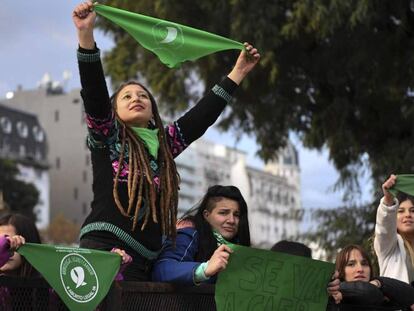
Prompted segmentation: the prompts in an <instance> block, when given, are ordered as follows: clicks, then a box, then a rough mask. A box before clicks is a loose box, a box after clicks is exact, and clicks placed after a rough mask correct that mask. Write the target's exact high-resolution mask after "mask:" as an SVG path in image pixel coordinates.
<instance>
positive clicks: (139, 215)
mask: <svg viewBox="0 0 414 311" xmlns="http://www.w3.org/2000/svg"><path fill="white" fill-rule="evenodd" d="M95 19H96V14H95V12H93V4H92V2H85V3H82V4H80V5H78V6H77V7H76V8H75V10H74V11H73V21H74V24H75V27H76V28H77V32H78V39H79V49H78V63H79V72H80V78H81V84H82V91H81V95H82V98H83V100H84V105H85V112H86V119H87V125H88V131H89V135H88V146H89V149H90V150H91V153H92V166H93V193H94V199H93V202H92V206H91V207H92V210H91V212H90V214H89V215H88V217H87V218H86V220H85V223H84V224H83V226H82V230H81V241H80V245H81V247H86V248H97V249H103V250H105V249H106V250H110V249H112V248H113V247H118V248H121V249H124V250H126V251H127V253H128V254H130V255H131V256H132V257H133V263H132V264H131V265H129V267H128V268H127V270H126V271H125V277H126V279H127V280H128V279H134V280H148V279H149V275H150V271H149V270H150V265H151V262H152V261H153V260H154V259H155V258H156V257H157V255H158V253H159V251H160V250H161V244H162V238H161V237H162V236H168V237H171V238H172V239H174V238H175V236H176V228H175V224H176V217H177V204H178V187H179V177H178V173H177V169H176V166H175V163H174V158H175V157H176V156H178V155H179V154H180V153H181V152H182V151H183V150H184V149H185V148H186V147H187V146H188V145H189V144H191V143H192V142H193V141H194V140H196V139H198V138H199V137H201V136H202V135H203V134H204V132H205V131H206V130H207V128H208V127H209V126H211V125H212V124H213V123H214V122H215V121H216V119H217V118H218V117H219V115H220V114H221V112H222V111H223V110H224V108H225V107H226V104H227V103H228V101H229V100H230V99H231V98H232V94H233V92H234V91H235V90H236V88H237V86H238V85H239V84H240V83H241V81H242V80H243V79H244V77H245V76H246V75H247V74H248V73H249V72H250V71H251V70H252V69H253V68H254V67H255V65H256V64H257V62H258V61H259V58H260V55H259V53H258V51H257V49H255V48H254V47H253V46H251V45H250V44H246V45H245V46H246V50H245V51H242V52H241V54H240V55H239V57H238V59H237V61H236V64H235V66H234V68H233V69H232V70H231V72H230V73H229V74H228V76H227V77H226V78H224V80H223V81H221V82H220V83H218V84H216V85H215V86H214V87H213V88H212V89H211V90H210V91H208V92H207V94H206V95H205V96H204V97H203V98H202V99H201V100H200V101H199V102H198V103H197V105H196V106H195V107H193V108H192V109H191V110H190V111H188V112H187V113H186V114H185V115H184V116H182V117H181V118H179V119H178V120H177V121H176V122H174V123H173V124H171V125H168V126H166V127H165V128H164V126H163V124H162V122H161V119H160V116H159V113H158V108H157V104H156V102H155V99H154V97H153V96H152V95H151V93H150V92H149V90H148V89H147V88H145V87H144V86H143V85H142V84H140V83H138V82H128V83H126V84H124V85H121V86H120V87H119V88H118V90H117V91H116V92H115V94H114V95H113V96H112V97H111V98H110V97H109V94H108V90H107V87H106V82H105V76H104V73H103V69H102V65H101V61H100V52H99V49H98V48H97V47H96V44H95V40H94V36H93V28H94V23H95Z"/></svg>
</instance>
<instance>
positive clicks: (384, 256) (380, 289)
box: [0, 2, 414, 310]
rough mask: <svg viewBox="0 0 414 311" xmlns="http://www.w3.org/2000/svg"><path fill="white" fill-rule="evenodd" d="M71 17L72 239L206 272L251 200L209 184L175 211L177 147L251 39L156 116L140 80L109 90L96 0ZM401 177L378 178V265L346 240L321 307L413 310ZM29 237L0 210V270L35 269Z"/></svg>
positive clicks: (230, 89)
mask: <svg viewBox="0 0 414 311" xmlns="http://www.w3.org/2000/svg"><path fill="white" fill-rule="evenodd" d="M72 18H73V22H74V24H75V27H76V29H77V34H78V40H79V46H78V51H77V57H78V64H79V72H80V81H81V86H82V90H81V95H82V98H83V102H84V107H85V113H86V121H87V122H86V123H87V127H88V137H87V144H88V147H89V149H90V152H91V159H92V164H93V165H92V168H93V201H92V203H91V210H90V213H89V215H88V216H87V218H86V220H85V222H84V224H83V225H82V229H81V232H80V247H83V248H92V249H99V250H107V251H113V252H116V253H118V254H119V255H120V256H122V260H123V263H124V264H125V269H124V270H123V275H122V278H123V279H125V280H130V281H155V282H174V283H180V284H185V285H197V284H200V283H214V282H215V281H216V278H217V275H218V274H219V273H220V272H221V271H223V270H224V269H226V266H227V264H228V262H229V258H230V257H231V256H232V252H233V250H232V249H231V247H230V246H229V245H230V244H239V245H244V246H250V232H249V221H248V206H247V204H246V201H245V199H244V198H243V196H242V194H241V192H240V190H239V189H238V188H237V187H235V186H221V185H214V186H212V187H210V188H209V189H208V190H207V192H206V194H205V195H204V197H203V198H202V199H201V201H200V203H199V204H198V205H197V206H196V207H194V208H193V209H191V210H190V211H189V212H187V213H186V214H185V215H184V216H183V217H182V218H181V219H178V220H177V206H178V191H179V175H178V173H177V169H176V165H175V162H174V158H175V157H176V156H178V155H179V154H180V153H181V152H183V151H185V149H186V148H187V147H188V146H189V145H190V144H191V143H192V142H193V141H195V140H196V139H198V138H199V137H201V136H202V135H203V134H204V132H205V131H206V130H207V129H208V128H209V127H210V126H211V125H212V124H214V122H215V121H216V120H217V118H218V117H219V116H220V114H221V113H222V111H223V110H224V109H225V107H226V105H227V103H228V102H229V101H230V100H231V98H232V95H233V93H234V92H235V91H236V90H237V87H238V86H239V84H240V83H241V82H242V81H243V79H244V78H245V77H246V76H247V74H248V73H249V72H250V71H251V70H252V69H253V68H254V67H255V66H256V64H257V63H258V62H259V59H260V54H259V52H258V50H257V49H256V48H255V47H253V46H252V45H251V44H249V43H245V49H244V50H243V51H242V52H241V53H240V55H239V56H238V58H237V60H236V62H235V65H234V67H233V68H232V69H231V71H230V72H229V74H228V75H227V76H226V77H224V79H223V80H222V81H220V82H218V83H217V84H216V85H214V86H213V87H212V88H211V89H210V90H209V91H207V92H206V94H205V95H204V97H203V98H201V99H200V100H199V102H198V103H197V104H196V105H195V106H194V107H193V108H192V109H190V110H189V111H188V112H187V113H185V114H184V115H183V116H182V117H180V118H179V119H177V120H176V121H175V122H173V123H172V124H169V125H166V126H164V124H163V123H162V121H161V118H160V116H159V113H158V108H157V103H156V100H155V98H154V96H153V95H152V94H151V93H150V91H149V90H148V88H146V87H145V86H144V85H143V84H141V83H140V82H136V81H128V82H126V83H124V84H122V85H121V86H120V87H119V88H118V89H117V90H116V91H115V92H114V94H113V95H112V96H109V92H108V89H107V85H106V82H105V76H104V71H103V68H102V64H101V60H100V50H99V48H98V47H97V45H96V42H95V39H94V35H93V29H94V24H95V20H96V14H95V12H94V11H93V4H92V2H84V3H81V4H79V5H78V6H77V7H76V8H75V9H74V11H73V16H72ZM397 178H398V177H397V176H395V175H391V176H390V177H389V178H388V179H387V180H386V181H385V182H384V184H383V185H382V190H383V194H384V196H383V198H382V199H381V201H380V204H379V206H378V210H377V218H376V226H375V238H374V243H373V247H374V250H375V253H376V256H377V258H378V264H379V275H375V274H374V269H373V267H372V263H371V262H372V261H371V259H370V256H369V255H368V253H367V252H366V250H364V249H363V248H362V247H361V246H359V245H344V247H343V248H342V249H341V250H340V251H339V253H338V254H337V257H336V262H335V265H336V268H335V270H336V272H335V274H334V275H333V280H332V281H331V282H330V283H329V284H327V291H328V293H329V296H330V298H329V304H328V310H337V308H338V306H341V305H353V306H355V305H358V306H362V305H367V306H392V307H399V308H401V309H407V310H414V287H413V281H414V198H412V197H410V196H408V195H406V194H404V193H400V194H399V195H398V196H397V197H394V196H393V195H392V194H391V192H390V191H389V189H390V188H391V187H393V185H394V184H395V182H396V180H397ZM25 242H30V243H41V241H40V237H39V233H38V231H37V229H36V226H35V225H34V223H33V221H31V220H30V219H28V218H26V217H24V216H22V215H17V214H12V215H7V216H4V217H3V218H0V272H1V274H3V275H8V276H17V277H26V278H27V277H34V276H38V272H37V271H36V270H35V269H34V268H33V267H31V266H30V264H29V263H28V262H27V261H26V260H25V259H24V257H22V256H20V255H19V254H18V253H17V252H15V250H16V249H17V248H19V247H20V246H21V245H23V244H24V243H25ZM271 250H272V251H276V252H284V253H289V254H292V255H296V256H305V257H309V258H311V257H312V253H311V250H310V249H309V248H308V247H307V246H305V245H303V244H301V243H298V242H292V241H280V242H278V243H276V244H275V245H274V246H273V247H272V249H271ZM341 310H343V309H341ZM353 310H354V309H353Z"/></svg>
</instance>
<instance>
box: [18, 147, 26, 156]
mask: <svg viewBox="0 0 414 311" xmlns="http://www.w3.org/2000/svg"><path fill="white" fill-rule="evenodd" d="M19 155H20V156H21V157H22V158H24V157H25V156H26V146H25V145H20V148H19Z"/></svg>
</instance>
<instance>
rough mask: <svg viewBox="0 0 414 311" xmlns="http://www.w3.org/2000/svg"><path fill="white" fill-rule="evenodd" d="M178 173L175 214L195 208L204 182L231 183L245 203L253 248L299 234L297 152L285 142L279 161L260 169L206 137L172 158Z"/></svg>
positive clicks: (238, 151) (299, 212) (205, 186)
mask: <svg viewBox="0 0 414 311" xmlns="http://www.w3.org/2000/svg"><path fill="white" fill-rule="evenodd" d="M176 163H177V168H178V170H179V172H180V176H181V189H180V199H179V214H180V215H182V214H183V213H184V212H185V211H187V210H188V209H189V208H191V207H193V206H195V205H196V204H197V203H198V202H199V201H200V200H201V198H202V196H203V195H204V193H205V192H206V190H207V188H208V187H209V186H212V185H215V184H221V185H234V186H237V187H238V188H239V189H240V191H241V192H242V194H243V196H244V198H245V200H246V202H247V205H248V207H249V223H250V234H251V240H252V243H253V245H254V246H256V247H260V248H270V247H271V246H272V245H273V244H274V243H276V242H278V241H279V240H281V239H286V238H294V237H296V236H297V235H298V233H299V226H300V222H301V217H302V207H301V199H300V170H299V165H298V163H299V162H298V155H297V152H296V150H295V148H294V147H293V146H292V145H291V144H289V145H288V146H287V147H286V148H285V149H283V150H282V151H281V153H280V156H279V158H278V161H275V162H272V163H268V164H267V165H266V167H265V168H264V169H257V168H253V167H250V166H248V165H247V163H246V154H245V153H243V152H241V151H240V150H237V149H234V148H229V147H226V146H224V145H222V144H217V143H213V142H210V141H207V140H205V139H199V140H197V141H196V142H194V143H193V144H192V145H190V147H189V148H188V149H187V150H186V152H184V153H183V154H182V155H180V156H179V157H177V159H176Z"/></svg>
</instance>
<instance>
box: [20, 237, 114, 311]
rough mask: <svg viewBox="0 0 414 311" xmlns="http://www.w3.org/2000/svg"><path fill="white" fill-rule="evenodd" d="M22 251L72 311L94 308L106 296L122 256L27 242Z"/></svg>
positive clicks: (87, 310) (88, 310)
mask: <svg viewBox="0 0 414 311" xmlns="http://www.w3.org/2000/svg"><path fill="white" fill-rule="evenodd" d="M18 253H19V254H21V255H22V256H24V257H25V258H26V260H27V261H28V262H29V263H30V264H31V265H32V266H33V267H35V268H36V270H37V271H39V272H40V273H41V274H42V276H43V277H44V278H45V279H46V281H47V282H48V283H49V285H50V286H51V287H53V289H54V290H55V291H56V293H57V294H58V295H59V297H60V298H61V299H62V301H63V302H64V303H65V305H66V306H67V307H68V308H69V310H71V311H75V310H79V311H92V310H95V308H96V306H97V305H98V304H99V303H100V302H101V301H102V299H103V298H104V297H105V296H106V294H107V293H108V291H109V288H110V287H111V284H112V281H113V280H114V278H115V276H116V274H117V272H118V270H119V267H120V264H121V256H119V255H118V254H115V253H111V252H104V251H97V250H90V249H83V248H77V247H61V246H54V245H42V244H33V243H26V244H24V245H23V246H21V247H20V248H19V249H18Z"/></svg>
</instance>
